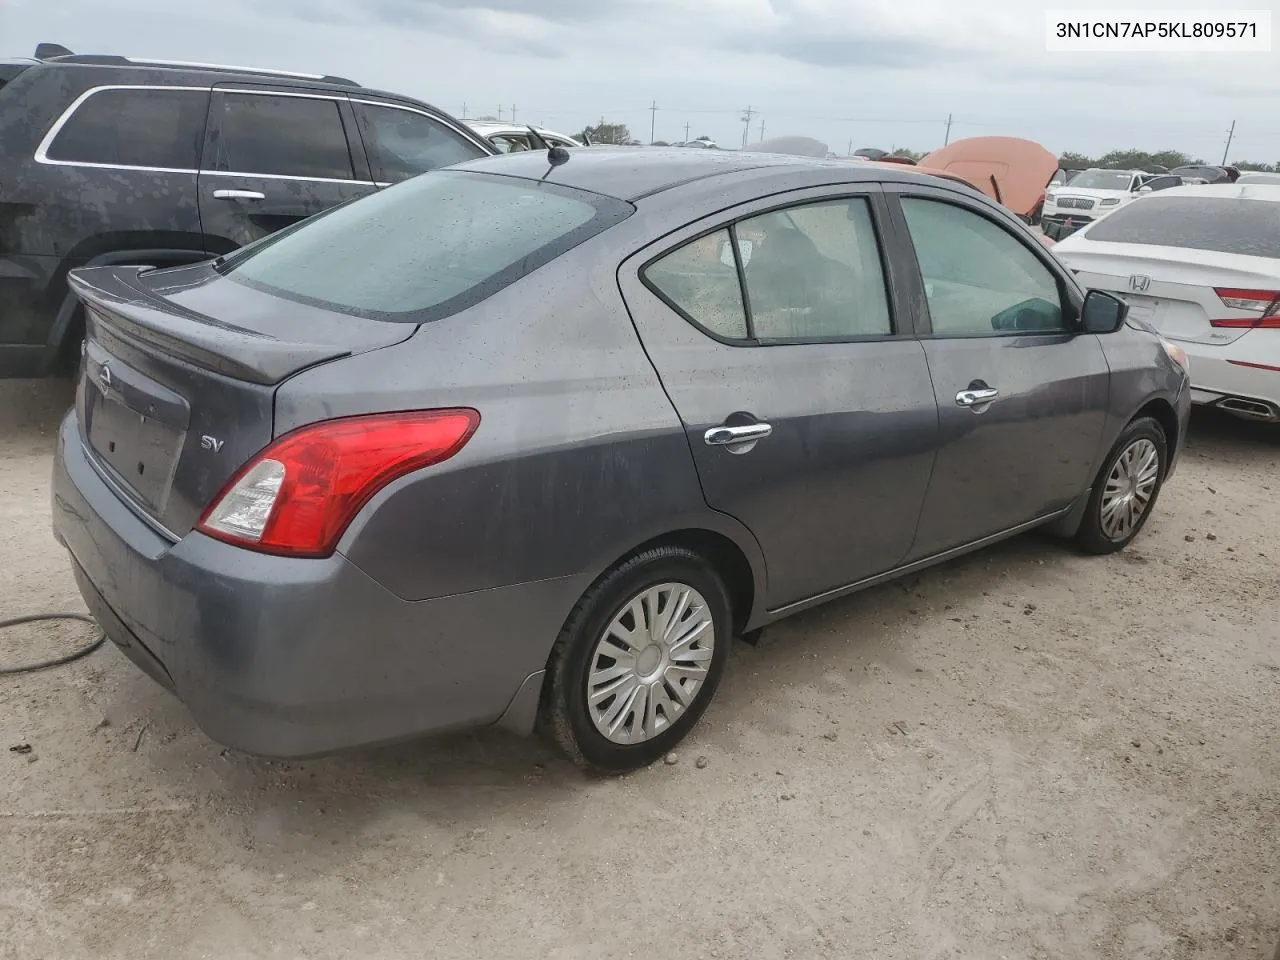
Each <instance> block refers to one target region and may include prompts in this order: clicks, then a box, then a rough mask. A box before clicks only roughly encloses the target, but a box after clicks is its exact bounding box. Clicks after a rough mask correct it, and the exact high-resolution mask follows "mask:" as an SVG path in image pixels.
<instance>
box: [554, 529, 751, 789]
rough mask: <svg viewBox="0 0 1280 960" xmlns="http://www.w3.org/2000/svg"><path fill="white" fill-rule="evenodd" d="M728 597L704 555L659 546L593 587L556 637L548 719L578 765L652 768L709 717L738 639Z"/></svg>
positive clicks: (611, 768) (608, 768)
mask: <svg viewBox="0 0 1280 960" xmlns="http://www.w3.org/2000/svg"><path fill="white" fill-rule="evenodd" d="M732 624H733V618H732V612H731V609H730V602H729V596H728V592H727V591H726V589H725V587H724V584H723V582H722V581H721V579H720V577H719V576H718V575H717V574H716V572H715V571H714V570H713V569H712V568H711V567H710V565H709V564H707V563H706V561H704V560H703V559H702V558H701V557H700V556H699V555H698V554H696V553H694V552H692V551H690V550H686V549H684V548H682V547H657V548H655V549H652V550H646V551H645V552H643V553H640V554H637V555H636V556H634V557H632V558H630V559H629V560H626V561H624V562H623V563H621V564H620V565H618V566H617V567H615V568H614V569H613V570H611V571H609V572H608V573H606V574H605V575H604V576H602V577H601V578H600V579H599V580H597V581H596V583H595V584H593V585H592V587H591V588H590V589H589V590H588V591H587V593H586V594H585V595H584V596H583V598H582V599H581V600H580V601H579V602H578V605H577V606H576V607H575V608H574V610H573V612H572V613H571V614H570V616H569V619H568V621H567V622H566V624H565V627H564V629H563V630H562V631H561V633H560V637H559V638H558V639H557V640H556V644H555V647H554V648H553V650H552V654H551V660H550V663H549V665H548V674H549V676H548V684H547V689H546V692H545V696H544V701H543V704H542V710H541V717H540V719H541V723H542V727H543V729H544V731H545V732H546V733H548V734H549V735H550V736H551V738H552V739H554V740H555V741H556V742H557V743H558V744H559V745H560V746H561V747H562V748H563V749H564V751H565V752H566V753H567V754H568V755H569V757H570V758H571V759H573V760H574V761H575V762H576V763H578V764H579V765H580V766H583V767H587V768H593V769H596V770H600V771H604V772H609V773H622V772H625V771H628V770H634V769H637V768H639V767H643V766H645V765H647V764H650V763H652V762H653V761H654V760H656V759H657V758H658V757H660V756H662V755H663V754H664V753H666V752H667V751H668V750H670V749H671V748H672V747H673V746H675V745H676V744H677V743H679V742H680V740H682V739H683V738H684V736H685V735H686V734H687V733H688V732H689V731H690V730H691V729H692V728H693V726H694V724H696V723H697V722H698V719H699V718H700V717H701V716H702V713H703V711H704V710H706V708H707V705H708V704H709V703H710V701H711V698H712V696H713V695H714V694H715V690H716V687H717V686H718V684H719V682H720V677H721V675H722V674H723V672H724V667H725V662H726V660H727V659H728V656H729V647H730V645H731V643H732V633H733V627H732Z"/></svg>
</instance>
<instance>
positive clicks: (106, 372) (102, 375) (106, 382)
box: [98, 363, 111, 393]
mask: <svg viewBox="0 0 1280 960" xmlns="http://www.w3.org/2000/svg"><path fill="white" fill-rule="evenodd" d="M98 383H99V384H101V385H102V392H103V393H106V392H107V391H108V390H110V389H111V367H110V366H108V365H107V364H105V363H104V364H103V365H102V369H101V370H99V371H98Z"/></svg>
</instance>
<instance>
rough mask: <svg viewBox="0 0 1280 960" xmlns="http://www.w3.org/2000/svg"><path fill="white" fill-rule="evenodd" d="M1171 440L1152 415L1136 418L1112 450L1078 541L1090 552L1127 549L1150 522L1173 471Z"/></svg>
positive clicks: (1096, 485)
mask: <svg viewBox="0 0 1280 960" xmlns="http://www.w3.org/2000/svg"><path fill="white" fill-rule="evenodd" d="M1168 456H1169V453H1168V441H1167V440H1166V438H1165V435H1164V429H1163V428H1162V427H1161V426H1160V424H1159V423H1158V422H1157V421H1156V420H1154V419H1152V418H1151V417H1142V418H1141V419H1138V420H1135V421H1133V423H1131V424H1129V426H1128V427H1126V428H1125V430H1124V432H1123V433H1122V434H1120V438H1119V439H1118V440H1117V441H1116V443H1115V446H1113V447H1112V448H1111V452H1110V453H1109V454H1108V455H1107V459H1106V461H1105V463H1104V464H1103V467H1102V470H1101V472H1100V473H1099V474H1098V479H1097V481H1096V482H1095V483H1094V489H1093V493H1092V494H1091V495H1090V497H1089V506H1088V508H1087V509H1086V510H1085V516H1084V520H1083V521H1082V522H1081V524H1080V530H1079V532H1078V533H1077V534H1076V542H1077V543H1078V544H1079V545H1080V547H1081V548H1082V549H1084V550H1086V551H1087V552H1089V553H1095V554H1104V553H1114V552H1115V551H1117V550H1122V549H1123V548H1124V547H1126V546H1128V544H1129V543H1130V542H1131V541H1132V540H1133V538H1134V537H1136V536H1137V535H1138V534H1139V533H1140V532H1141V530H1142V528H1143V526H1145V525H1146V522H1147V518H1148V517H1149V516H1151V511H1152V510H1153V509H1154V508H1155V505H1156V499H1157V498H1158V497H1159V496H1160V488H1161V487H1162V486H1163V485H1164V478H1165V474H1166V473H1167V472H1168Z"/></svg>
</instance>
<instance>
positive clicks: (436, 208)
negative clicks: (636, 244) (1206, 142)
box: [218, 170, 634, 323]
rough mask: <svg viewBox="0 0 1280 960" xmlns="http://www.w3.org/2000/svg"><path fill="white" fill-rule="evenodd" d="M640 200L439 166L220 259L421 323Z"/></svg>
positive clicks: (243, 275) (346, 304)
mask: <svg viewBox="0 0 1280 960" xmlns="http://www.w3.org/2000/svg"><path fill="white" fill-rule="evenodd" d="M633 209H634V208H633V207H632V206H631V205H630V204H628V203H624V202H623V201H621V200H615V199H613V198H610V197H602V196H600V195H598V194H589V193H583V192H581V191H577V190H571V189H568V188H565V187H562V186H559V185H556V184H550V183H544V182H540V181H536V180H523V179H517V178H514V177H505V176H492V175H486V174H478V173H465V172H461V171H449V170H438V171H434V172H432V173H427V174H423V175H422V176H420V177H414V178H413V179H412V180H406V181H404V182H403V183H400V184H397V185H396V186H394V187H388V188H387V189H386V190H380V191H378V192H377V193H374V194H371V195H369V196H366V197H364V198H362V199H360V200H358V201H356V202H354V203H347V204H343V205H341V206H338V207H334V208H332V209H330V210H329V211H328V212H326V213H323V214H320V215H319V216H317V217H313V218H312V219H310V220H307V221H304V222H303V223H302V224H300V225H299V226H297V227H293V228H288V229H285V230H283V231H281V232H280V233H277V234H275V235H274V236H272V237H269V238H268V239H267V240H265V241H262V242H260V243H258V244H255V245H253V246H252V247H249V248H246V249H244V250H242V251H239V252H237V253H233V254H231V255H230V256H228V257H226V258H225V259H224V260H223V261H221V265H220V266H219V267H218V269H219V270H220V271H221V272H222V273H224V274H225V275H227V276H229V277H231V278H232V279H233V280H238V281H240V282H241V283H244V284H246V285H248V286H252V287H255V288H258V289H261V290H264V291H266V292H268V293H273V294H276V295H278V296H283V297H287V298H289V299H294V300H299V301H301V302H303V303H309V304H312V305H315V306H319V307H323V308H325V309H329V310H337V311H339V312H344V313H351V314H355V315H357V316H365V317H372V318H374V319H381V320H404V321H409V322H413V323H421V322H425V321H428V320H434V319H437V318H438V317H442V316H447V315H448V314H450V313H455V312H457V311H459V310H462V309H465V308H466V307H469V306H471V305H473V304H475V303H478V302H480V301H481V300H483V299H485V298H486V297H489V296H492V295H493V294H494V293H496V292H497V291H499V290H501V289H502V288H503V287H506V286H508V285H509V284H512V283H514V282H515V281H517V280H519V279H520V278H521V277H523V276H526V275H527V274H529V273H532V272H533V271H534V270H536V269H538V268H539V267H541V266H542V265H544V264H546V263H547V262H549V261H551V260H553V259H554V258H555V257H558V256H560V255H561V254H563V253H564V252H566V251H567V250H569V249H571V248H572V247H574V246H576V245H577V244H579V243H581V242H582V241H584V240H586V239H587V238H589V237H591V236H593V235H595V234H597V233H599V232H600V231H602V230H604V229H606V228H608V227H610V226H612V225H613V224H615V223H618V222H619V221H621V220H623V219H625V218H626V217H628V216H629V215H630V214H631V212H632V211H633Z"/></svg>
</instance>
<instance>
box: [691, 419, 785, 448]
mask: <svg viewBox="0 0 1280 960" xmlns="http://www.w3.org/2000/svg"><path fill="white" fill-rule="evenodd" d="M771 433H773V427H772V426H771V425H770V424H767V423H744V424H742V425H741V426H736V427H712V428H711V429H710V430H708V431H707V432H706V433H704V434H703V435H702V439H703V440H704V441H706V444H707V446H709V447H731V446H736V445H738V444H741V443H755V442H756V441H757V440H763V439H764V438H765V437H767V436H769V434H771Z"/></svg>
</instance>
